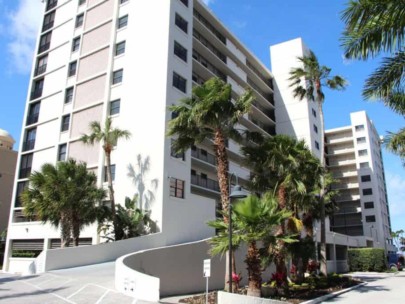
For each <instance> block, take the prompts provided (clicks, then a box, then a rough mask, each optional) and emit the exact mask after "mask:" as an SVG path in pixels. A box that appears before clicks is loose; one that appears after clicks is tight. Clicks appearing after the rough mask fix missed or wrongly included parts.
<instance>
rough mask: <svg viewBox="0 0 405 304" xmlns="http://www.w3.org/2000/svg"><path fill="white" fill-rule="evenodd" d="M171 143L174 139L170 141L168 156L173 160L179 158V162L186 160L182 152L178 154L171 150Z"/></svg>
mask: <svg viewBox="0 0 405 304" xmlns="http://www.w3.org/2000/svg"><path fill="white" fill-rule="evenodd" d="M173 142H174V139H172V140H171V148H170V156H172V157H174V158H179V159H181V160H186V155H185V153H184V152H180V153H178V152H176V151H175V150H174V149H173Z"/></svg>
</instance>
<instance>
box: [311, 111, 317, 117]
mask: <svg viewBox="0 0 405 304" xmlns="http://www.w3.org/2000/svg"><path fill="white" fill-rule="evenodd" d="M312 116H313V117H316V111H315V110H314V109H312Z"/></svg>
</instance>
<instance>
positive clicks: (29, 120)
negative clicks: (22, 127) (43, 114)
mask: <svg viewBox="0 0 405 304" xmlns="http://www.w3.org/2000/svg"><path fill="white" fill-rule="evenodd" d="M38 118H39V113H36V114H31V115H28V116H27V126H28V125H32V124H34V123H36V122H38Z"/></svg>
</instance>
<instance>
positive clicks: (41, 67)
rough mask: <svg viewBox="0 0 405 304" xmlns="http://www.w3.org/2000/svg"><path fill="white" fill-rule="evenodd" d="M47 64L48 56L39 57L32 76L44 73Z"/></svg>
mask: <svg viewBox="0 0 405 304" xmlns="http://www.w3.org/2000/svg"><path fill="white" fill-rule="evenodd" d="M47 63H48V55H45V56H42V57H39V58H38V60H37V65H36V68H35V71H34V76H38V75H41V74H43V73H45V72H46V65H47Z"/></svg>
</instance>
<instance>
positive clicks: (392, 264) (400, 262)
mask: <svg viewBox="0 0 405 304" xmlns="http://www.w3.org/2000/svg"><path fill="white" fill-rule="evenodd" d="M404 264H405V263H404V255H403V254H402V253H390V254H388V267H389V268H390V269H394V268H396V269H397V270H403V269H404Z"/></svg>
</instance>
